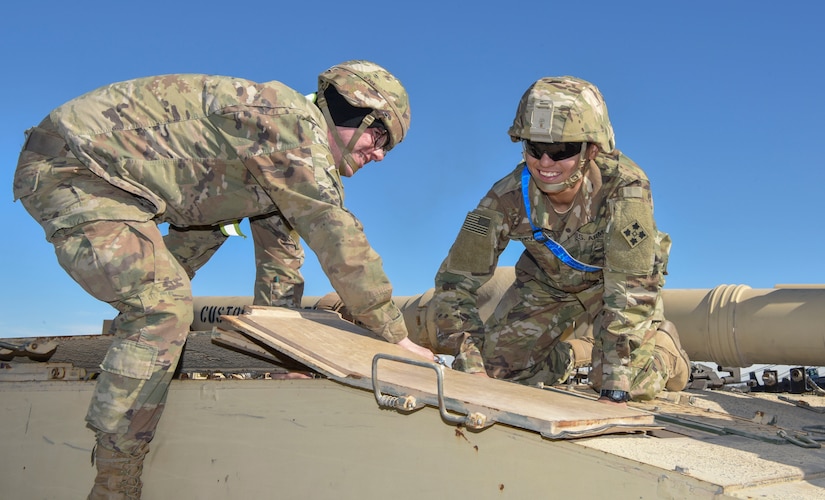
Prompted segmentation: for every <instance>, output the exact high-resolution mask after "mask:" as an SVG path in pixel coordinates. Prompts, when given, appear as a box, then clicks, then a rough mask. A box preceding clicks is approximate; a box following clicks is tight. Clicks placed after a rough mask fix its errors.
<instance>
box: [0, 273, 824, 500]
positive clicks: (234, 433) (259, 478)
mask: <svg viewBox="0 0 825 500" xmlns="http://www.w3.org/2000/svg"><path fill="white" fill-rule="evenodd" d="M512 279H513V269H512V268H502V269H500V270H499V272H497V274H496V276H495V278H494V279H493V280H491V281H490V282H489V283H488V284H486V285H485V287H484V288H483V289H482V290H481V299H482V303H481V304H480V311H481V314H482V316H486V315H489V314H490V313H491V312H492V309H493V308H494V307H495V304H496V303H497V301H498V298H499V297H501V295H502V293H503V292H504V291H505V290H506V289H507V287H508V286H509V285H510V283H511V282H512ZM431 296H432V290H428V291H425V292H424V293H422V294H420V295H416V296H410V297H397V298H396V302H397V303H398V304H399V306H400V307H401V309H402V311H403V313H404V317H405V322H406V323H407V327H408V330H409V332H410V338H411V339H412V340H413V341H415V342H417V343H419V344H422V345H428V344H429V343H431V340H430V339H431V338H432V327H431V325H432V321H431V319H430V318H428V317H427V307H426V305H427V303H428V301H429V299H430V297H431ZM823 301H825V288H822V287H793V286H781V287H777V288H773V289H751V288H750V287H747V286H745V285H720V286H717V287H715V288H712V289H706V290H698V289H697V290H677V289H674V290H670V289H666V290H665V292H664V302H665V311H666V315H667V317H668V319H670V320H671V321H673V322H674V323H675V324H676V325H677V327H678V329H679V334H680V337H681V339H682V345H683V347H684V349H685V350H686V351H687V353H688V354H689V356H690V357H691V360H693V361H695V363H694V367H693V376H692V381H691V383H690V385H689V387H688V388H687V389H686V390H684V391H682V392H676V393H663V394H662V396H661V397H660V398H657V399H655V400H653V401H651V402H647V403H630V404H629V405H628V407H627V408H624V409H622V408H619V409H614V407H610V406H608V405H603V404H600V403H596V402H595V398H596V394H595V393H594V392H593V391H592V390H591V389H589V388H588V387H587V385H586V372H584V373H582V374H581V376H580V377H575V378H573V379H571V380H570V381H569V383H568V384H564V385H560V386H554V387H525V386H520V385H517V384H511V383H507V382H502V381H497V380H489V379H480V378H478V377H473V376H471V375H468V374H463V373H459V372H455V371H453V370H450V369H449V368H447V367H445V366H443V365H441V364H437V363H435V362H433V363H427V362H422V361H418V360H410V359H409V358H408V357H407V356H406V355H405V352H404V351H403V350H400V348H397V346H393V345H390V344H387V343H386V342H382V341H380V340H378V339H376V338H375V337H373V336H372V335H371V334H369V333H368V332H366V331H365V330H363V329H361V328H359V327H358V326H357V325H355V324H353V323H351V322H350V321H347V314H346V310H345V309H344V308H343V307H342V305H341V304H340V303H339V302H338V300H337V297H336V296H335V295H334V294H329V295H327V296H323V297H308V298H305V299H304V303H303V307H304V309H302V310H295V311H290V310H274V309H270V308H256V307H252V306H250V304H251V297H196V298H195V302H194V308H195V322H194V323H193V325H192V333H191V334H190V336H189V339H188V340H187V345H186V348H185V351H184V355H183V357H182V359H181V364H180V366H179V370H178V371H179V376H178V377H177V378H176V380H174V381H173V383H172V386H171V388H170V394H169V401H168V404H167V409H166V412H165V414H164V417H163V419H162V421H161V423H160V426H159V428H158V432H157V435H156V437H155V439H154V441H153V442H152V443H151V451H150V453H149V455H148V456H147V459H146V463H145V470H144V475H143V480H144V497H145V498H170V497H174V498H184V499H185V498H193V499H194V498H197V499H213V498H214V499H224V498H227V499H228V498H271V497H282V498H299V497H303V498H386V497H389V496H391V497H394V498H415V499H420V498H428V497H431V498H441V497H445V496H454V497H471V498H519V499H523V498H546V497H572V498H601V497H607V496H609V497H610V498H776V499H779V498H782V499H789V498H825V451H823V449H822V448H821V441H823V440H825V426H823V423H825V391H822V389H821V388H820V383H821V377H819V372H818V367H819V366H820V365H823V364H825V327H823V326H822V321H821V317H822V316H821V312H820V311H822V310H823V305H825V304H823ZM102 331H106V327H105V325H102ZM56 333H57V332H56ZM109 342H110V337H109V336H108V335H103V334H101V335H86V336H74V337H48V338H16V339H4V340H3V341H2V342H0V367H2V368H3V369H2V370H0V423H2V425H0V435H1V436H2V439H3V443H4V451H5V453H4V458H3V465H2V466H0V484H2V486H0V488H2V493H3V495H2V496H3V498H11V499H16V498H20V499H23V498H26V499H28V498H83V497H84V496H85V495H86V494H87V493H88V490H89V488H90V487H91V483H92V481H93V479H94V468H93V467H92V466H91V464H90V456H91V451H92V445H93V442H94V437H93V433H92V431H91V430H89V429H86V428H85V427H83V417H84V415H85V412H86V409H87V406H88V403H89V400H90V397H91V392H92V388H93V386H94V375H95V373H96V372H97V370H98V367H97V366H98V364H99V363H100V360H101V359H102V356H103V354H104V353H105V350H106V348H107V347H108V344H109ZM755 364H764V365H787V366H788V367H789V370H788V377H787V378H784V377H781V376H780V375H781V373H780V370H777V369H775V367H774V366H768V367H765V368H763V369H761V370H758V371H757V370H754V371H752V372H751V373H750V374H748V375H746V376H744V377H743V376H742V375H740V371H741V369H742V368H745V367H751V366H752V365H755Z"/></svg>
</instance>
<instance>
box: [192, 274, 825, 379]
mask: <svg viewBox="0 0 825 500" xmlns="http://www.w3.org/2000/svg"><path fill="white" fill-rule="evenodd" d="M514 275H515V272H514V268H512V267H503V268H499V269H498V270H497V271H496V274H495V276H494V277H493V279H491V280H490V281H489V282H487V283H486V284H485V285H484V286H483V287H482V288H481V289H480V290H479V313H480V315H481V317H482V319H485V318H487V317H489V315H490V314H492V312H493V310H494V309H495V306H496V304H497V303H498V301H499V299H500V298H501V296H502V295H503V294H504V292H505V291H506V290H507V288H508V287H509V286H510V284H511V283H512V282H513V279H514ZM432 295H433V289H430V290H427V291H426V292H425V293H422V294H419V295H413V296H401V297H395V298H394V300H395V302H396V304H397V305H398V307H399V308H400V309H401V311H402V312H403V314H404V320H405V323H406V325H407V330H408V331H409V336H410V340H412V341H413V342H416V343H418V344H420V345H425V346H428V347H431V346H432V345H433V342H434V340H435V327H434V321H433V319H434V318H432V317H430V316H429V315H428V313H429V312H431V311H429V310H428V308H427V307H426V306H427V303H428V302H429V300H430V298H431V297H432ZM331 296H334V294H330V295H327V296H324V297H304V299H303V301H302V307H305V308H316V307H318V306H319V304H320V305H322V306H323V308H328V309H333V310H336V307H338V308H340V306H341V305H342V304H340V301H338V302H336V299H334V298H333V299H330V297H331ZM663 300H664V304H665V315H666V317H667V318H668V319H669V320H671V321H672V322H673V323H675V324H676V327H677V328H678V330H679V336H680V338H681V342H682V348H683V349H684V350H685V351H686V352H687V353H688V355H689V356H690V359H692V360H695V361H704V362H714V363H717V364H719V365H721V366H730V367H745V366H751V365H753V364H782V365H802V366H823V365H825V321H823V319H825V287H789V286H783V287H778V288H771V289H752V288H751V287H749V286H747V285H719V286H716V287H715V288H712V289H665V290H664V291H663ZM251 303H252V297H204V296H200V297H195V303H194V307H195V322H194V323H193V325H192V329H193V330H211V329H212V326H214V325H215V324H216V323H217V322H218V321H219V317H220V315H222V314H240V313H241V312H242V311H243V307H244V306H246V305H249V304H251ZM330 305H332V306H333V307H330Z"/></svg>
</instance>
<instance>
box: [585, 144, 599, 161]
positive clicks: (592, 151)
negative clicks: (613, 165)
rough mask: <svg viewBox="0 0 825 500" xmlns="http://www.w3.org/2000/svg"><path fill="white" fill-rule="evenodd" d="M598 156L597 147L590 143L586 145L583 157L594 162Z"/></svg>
mask: <svg viewBox="0 0 825 500" xmlns="http://www.w3.org/2000/svg"><path fill="white" fill-rule="evenodd" d="M597 156H599V145H598V144H593V143H592V142H591V143H590V144H588V145H587V151H586V152H585V157H586V158H587V159H588V160H595V159H596V157H597Z"/></svg>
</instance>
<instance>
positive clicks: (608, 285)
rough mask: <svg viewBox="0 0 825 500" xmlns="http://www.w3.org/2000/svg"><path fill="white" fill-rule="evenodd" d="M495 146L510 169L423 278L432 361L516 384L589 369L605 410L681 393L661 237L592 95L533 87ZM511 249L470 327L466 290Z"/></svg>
mask: <svg viewBox="0 0 825 500" xmlns="http://www.w3.org/2000/svg"><path fill="white" fill-rule="evenodd" d="M509 135H510V138H511V139H512V140H513V141H514V142H517V141H521V142H522V143H523V150H524V161H523V162H522V163H520V164H519V165H518V166H517V167H516V169H515V170H513V171H512V172H511V173H510V174H508V175H507V176H505V177H504V178H503V179H501V180H499V181H498V182H496V183H495V184H494V185H493V187H492V189H491V190H490V191H489V192H488V193H487V195H486V196H485V197H484V198H483V199H482V200H481V202H480V203H479V205H478V207H477V208H476V209H475V210H473V211H472V212H470V213H469V214H468V215H467V217H466V219H465V221H464V224H463V226H462V228H461V231H460V232H459V235H458V237H457V239H456V241H455V243H454V244H453V246H452V248H451V249H450V252H449V255H448V256H447V258H446V259H445V260H444V262H443V263H442V265H441V267H440V269H439V272H438V274H437V276H436V278H435V293H434V296H433V298H432V299H431V301H430V304H429V306H428V307H430V308H434V312H428V315H430V316H431V317H434V318H435V326H436V328H437V334H436V337H437V343H438V346H434V347H435V349H434V350H437V351H440V352H446V353H450V354H454V355H455V356H456V358H455V362H454V368H456V369H460V370H463V371H466V372H470V373H479V374H485V373H486V374H487V375H489V376H491V377H495V378H500V379H505V380H510V381H513V382H519V383H522V384H537V383H544V384H554V383H559V382H562V381H564V380H566V379H567V378H568V377H569V376H570V374H571V373H572V371H573V369H574V368H576V367H579V366H584V365H588V364H592V370H591V372H590V379H591V382H592V384H593V386H594V388H595V389H596V390H597V391H599V392H600V394H601V396H600V401H604V402H608V403H610V402H613V403H619V404H624V402H625V401H627V400H628V399H635V400H645V399H650V398H652V397H654V396H655V395H656V394H657V393H658V392H660V391H661V390H662V389H665V388H667V389H669V390H676V391H679V390H682V389H684V387H685V386H686V384H687V381H688V376H689V373H690V367H689V360H688V358H687V355H686V354H685V353H684V351H683V350H682V349H681V346H680V344H679V338H678V335H677V333H676V329H675V328H674V327H673V324H672V323H670V322H668V321H666V320H665V317H664V311H663V306H662V297H661V287H662V285H663V284H664V275H665V271H666V265H667V257H668V252H669V250H670V238H669V236H668V235H667V234H665V233H662V232H660V231H658V229H657V228H656V223H655V221H654V218H653V199H652V196H651V192H650V183H649V181H648V179H647V177H646V176H645V173H644V172H643V171H642V170H641V169H640V168H639V167H638V166H637V165H636V164H635V163H633V161H631V160H630V158H628V157H627V156H625V155H624V154H622V153H621V152H620V151H619V150H617V149H615V148H614V146H615V143H614V136H613V129H612V127H611V125H610V121H609V119H608V115H607V107H606V105H605V103H604V100H603V98H602V96H601V93H600V92H599V90H598V89H597V88H596V87H595V86H593V85H592V84H590V83H588V82H585V81H583V80H580V79H577V78H572V77H558V78H556V77H554V78H542V79H541V80H538V81H537V82H535V83H534V84H533V85H531V86H530V88H529V89H528V90H527V92H525V94H524V96H523V97H522V99H521V102H520V103H519V106H518V110H517V112H516V117H515V121H514V122H513V126H512V127H511V128H510V130H509ZM511 240H515V241H519V242H521V243H522V244H523V245H524V246H525V251H524V253H523V254H522V255H521V258H520V259H519V261H518V263H517V264H516V280H515V283H514V284H513V286H512V287H511V288H510V289H509V290H508V291H507V292H506V293H505V294H504V296H503V297H502V299H501V301H500V302H499V304H498V305H497V308H496V309H495V312H494V313H493V314H492V316H491V317H490V318H489V319H487V321H486V324H484V323H482V321H481V319H480V317H479V313H478V306H479V304H478V290H479V287H480V286H481V285H482V284H484V283H485V282H487V281H488V280H489V279H490V278H491V277H492V276H493V273H494V271H495V268H496V265H497V262H498V258H499V255H500V254H501V252H502V251H504V249H505V248H506V246H507V244H508V243H509V242H510V241H511Z"/></svg>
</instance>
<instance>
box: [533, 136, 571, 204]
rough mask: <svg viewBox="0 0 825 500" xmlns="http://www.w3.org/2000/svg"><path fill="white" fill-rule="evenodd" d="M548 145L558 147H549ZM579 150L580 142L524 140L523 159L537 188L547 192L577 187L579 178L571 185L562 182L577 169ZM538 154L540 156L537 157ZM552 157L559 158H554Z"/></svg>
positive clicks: (557, 191)
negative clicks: (536, 141) (544, 142)
mask: <svg viewBox="0 0 825 500" xmlns="http://www.w3.org/2000/svg"><path fill="white" fill-rule="evenodd" d="M568 144H569V146H567V145H568ZM550 146H558V147H557V148H551V147H550ZM581 152H582V147H581V144H580V143H557V144H540V143H529V142H528V141H525V144H524V160H525V161H526V162H527V169H528V170H529V171H530V175H532V176H533V180H534V181H535V182H536V185H537V186H538V187H539V189H541V190H542V191H543V192H545V193H548V194H550V193H553V194H555V193H559V192H561V191H565V190H567V189H573V190H576V189H578V186H579V185H580V184H581V179H578V180H577V181H576V182H574V183H573V184H571V185H565V184H564V183H565V182H566V181H567V180H568V179H570V177H571V176H573V174H575V173H576V172H578V171H579V168H580V163H581V161H580V160H581ZM571 153H572V155H570V154H571ZM538 155H540V156H539V157H537V156H538ZM565 157H566V158H565ZM553 158H561V159H558V160H554V159H553Z"/></svg>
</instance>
